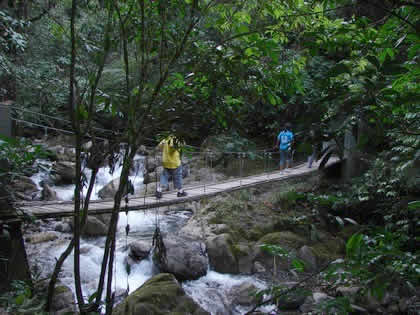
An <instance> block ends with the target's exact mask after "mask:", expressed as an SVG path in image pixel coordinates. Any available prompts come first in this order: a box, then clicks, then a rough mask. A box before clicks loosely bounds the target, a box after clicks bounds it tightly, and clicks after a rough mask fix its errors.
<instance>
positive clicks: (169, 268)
mask: <svg viewBox="0 0 420 315" xmlns="http://www.w3.org/2000/svg"><path fill="white" fill-rule="evenodd" d="M163 243H164V246H165V250H166V259H165V258H164V253H163V252H161V251H160V250H159V248H156V249H155V252H154V255H153V261H154V262H155V264H156V265H157V266H158V267H159V269H160V270H161V271H162V272H168V273H171V274H173V275H174V276H175V277H176V278H177V279H178V280H180V281H184V280H195V279H198V278H200V277H202V276H204V275H205V274H206V273H207V268H208V263H207V257H206V256H205V253H204V252H205V246H204V244H203V243H201V242H198V241H192V240H187V239H183V238H181V237H179V236H171V237H170V238H169V237H166V238H164V239H163Z"/></svg>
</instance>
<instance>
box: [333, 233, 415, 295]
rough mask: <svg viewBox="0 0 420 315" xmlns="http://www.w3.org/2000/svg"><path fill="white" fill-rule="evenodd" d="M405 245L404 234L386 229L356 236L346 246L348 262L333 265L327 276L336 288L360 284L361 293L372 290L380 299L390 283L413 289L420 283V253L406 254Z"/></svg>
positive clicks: (337, 262) (343, 261) (340, 261)
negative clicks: (362, 288) (419, 274)
mask: <svg viewBox="0 0 420 315" xmlns="http://www.w3.org/2000/svg"><path fill="white" fill-rule="evenodd" d="M405 242H406V235H405V234H403V233H399V232H390V231H389V230H386V229H385V230H384V229H382V230H377V231H374V232H372V233H371V234H370V235H368V234H354V235H353V236H352V237H351V238H350V239H349V240H348V241H347V244H346V252H347V256H346V260H338V261H336V262H335V263H334V264H332V267H331V268H330V269H329V270H328V271H327V272H326V277H327V279H329V280H330V281H334V284H335V285H349V284H353V285H360V286H362V287H364V288H365V290H364V291H363V292H362V294H367V292H368V291H370V292H371V293H372V294H373V295H374V296H376V297H378V298H379V299H381V298H382V297H383V294H384V292H385V290H386V289H387V288H388V287H389V286H390V285H391V284H395V283H400V282H403V283H405V284H406V285H407V286H408V287H410V288H414V287H416V286H417V285H418V284H419V279H418V273H419V271H420V265H419V263H418V253H411V252H407V251H405V250H404V248H403V245H404V243H405Z"/></svg>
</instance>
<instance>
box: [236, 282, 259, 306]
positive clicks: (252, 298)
mask: <svg viewBox="0 0 420 315" xmlns="http://www.w3.org/2000/svg"><path fill="white" fill-rule="evenodd" d="M258 291H259V289H258V288H257V287H256V286H255V285H254V284H253V283H251V282H243V283H241V284H239V285H235V286H233V287H232V288H231V290H230V292H229V295H230V296H231V297H232V303H233V304H239V305H243V306H251V305H255V304H257V303H258V302H259V300H260V299H259V298H258V297H257V292H258Z"/></svg>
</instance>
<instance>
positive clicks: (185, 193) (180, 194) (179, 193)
mask: <svg viewBox="0 0 420 315" xmlns="http://www.w3.org/2000/svg"><path fill="white" fill-rule="evenodd" d="M187 195H188V194H187V192H186V191H183V192H180V191H178V193H177V194H176V196H177V197H186V196H187Z"/></svg>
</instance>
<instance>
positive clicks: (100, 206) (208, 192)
mask: <svg viewBox="0 0 420 315" xmlns="http://www.w3.org/2000/svg"><path fill="white" fill-rule="evenodd" d="M334 161H335V160H331V161H329V163H332V162H334ZM315 171H316V165H315V167H314V168H312V169H308V168H307V167H306V165H305V164H301V165H299V166H296V167H294V168H292V169H288V170H287V171H283V172H279V171H277V172H270V173H264V174H259V175H255V176H249V177H243V178H239V179H235V180H230V181H225V182H220V183H212V184H206V185H203V184H200V185H199V186H192V187H186V189H187V191H188V196H187V197H182V198H178V197H177V196H176V193H175V192H173V191H172V192H165V193H164V194H163V196H162V198H161V199H156V198H155V197H154V196H153V195H147V196H138V197H132V198H129V202H128V205H127V208H128V210H129V211H133V210H140V209H150V208H158V207H162V206H167V205H171V204H179V203H184V202H189V201H194V200H199V199H201V198H205V197H210V196H214V195H217V194H220V193H223V192H231V191H234V190H238V189H242V188H247V187H253V186H256V185H259V184H263V183H269V182H275V181H281V180H284V179H288V178H293V177H297V176H300V175H305V174H309V173H312V172H315ZM113 208H114V201H113V200H104V201H92V202H90V204H89V214H103V213H111V212H112V210H113ZM20 209H21V210H23V212H24V213H26V214H28V215H32V216H35V217H37V218H54V217H65V216H72V215H73V212H74V205H73V203H72V202H48V203H44V204H40V203H33V204H25V205H23V206H20ZM120 211H121V212H123V211H125V202H124V201H123V202H122V204H121V209H120ZM0 219H1V218H0Z"/></svg>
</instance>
